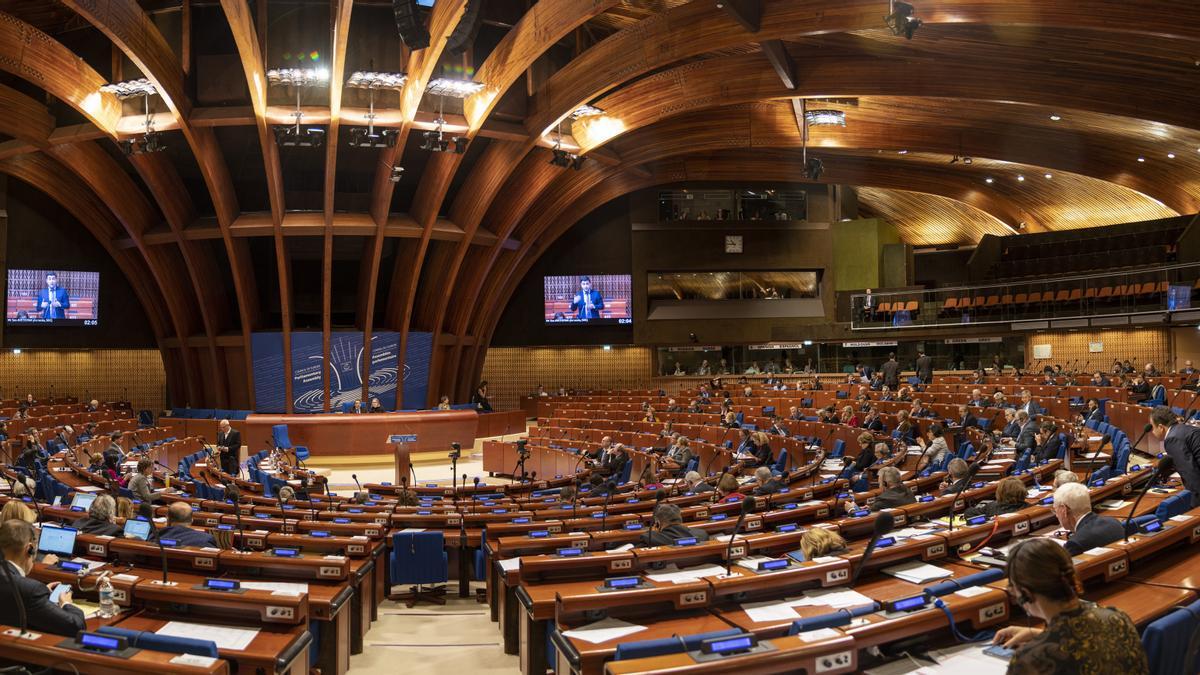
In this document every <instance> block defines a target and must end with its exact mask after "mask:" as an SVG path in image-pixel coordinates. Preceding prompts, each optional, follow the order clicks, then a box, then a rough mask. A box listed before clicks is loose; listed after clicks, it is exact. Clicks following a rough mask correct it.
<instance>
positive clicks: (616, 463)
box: [600, 450, 629, 476]
mask: <svg viewBox="0 0 1200 675" xmlns="http://www.w3.org/2000/svg"><path fill="white" fill-rule="evenodd" d="M628 461H629V455H627V454H625V451H624V450H618V451H617V452H606V453H604V457H603V458H601V460H600V473H602V474H604V475H606V476H611V475H615V474H619V473H621V470H622V469H624V468H625V462H628Z"/></svg>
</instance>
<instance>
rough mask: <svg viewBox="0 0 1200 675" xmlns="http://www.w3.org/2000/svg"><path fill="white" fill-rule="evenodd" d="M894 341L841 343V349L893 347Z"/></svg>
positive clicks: (895, 343)
mask: <svg viewBox="0 0 1200 675" xmlns="http://www.w3.org/2000/svg"><path fill="white" fill-rule="evenodd" d="M897 344H899V343H898V342H896V341H895V340H863V341H859V342H843V343H842V346H843V347H895V346H896V345H897Z"/></svg>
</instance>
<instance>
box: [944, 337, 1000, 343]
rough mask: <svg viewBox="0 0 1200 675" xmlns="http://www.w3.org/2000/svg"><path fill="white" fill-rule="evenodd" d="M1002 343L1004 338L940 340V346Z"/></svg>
mask: <svg viewBox="0 0 1200 675" xmlns="http://www.w3.org/2000/svg"><path fill="white" fill-rule="evenodd" d="M997 342H1004V338H998V337H978V338H946V339H945V340H942V344H947V345H985V344H994V343H997Z"/></svg>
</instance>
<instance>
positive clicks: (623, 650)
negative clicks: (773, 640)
mask: <svg viewBox="0 0 1200 675" xmlns="http://www.w3.org/2000/svg"><path fill="white" fill-rule="evenodd" d="M741 634H742V631H741V629H738V628H730V629H728V630H718V631H713V632H711V633H700V634H698V635H680V636H678V637H673V638H660V639H658V640H638V641H637V642H622V643H621V644H618V645H617V653H616V655H615V656H614V657H613V660H614V661H624V660H627V659H644V658H649V657H651V656H663V655H664V654H678V653H680V652H689V651H695V650H697V649H700V643H702V642H704V641H705V640H711V639H712V638H719V637H729V636H732V635H741Z"/></svg>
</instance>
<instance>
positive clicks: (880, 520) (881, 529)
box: [850, 511, 896, 588]
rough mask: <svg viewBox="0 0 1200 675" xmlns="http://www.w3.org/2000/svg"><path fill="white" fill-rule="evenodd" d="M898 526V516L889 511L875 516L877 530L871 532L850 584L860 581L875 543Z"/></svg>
mask: <svg viewBox="0 0 1200 675" xmlns="http://www.w3.org/2000/svg"><path fill="white" fill-rule="evenodd" d="M895 526H896V517H895V516H893V515H892V514H891V513H889V512H887V511H880V512H879V515H878V516H875V531H874V532H873V533H872V534H871V539H870V541H868V542H867V548H866V549H865V550H864V551H863V554H862V558H860V559H859V560H858V567H855V568H854V574H853V575H851V577H850V586H851V588H853V587H854V584H856V583H858V575H859V574H861V573H862V571H863V568H864V567H866V566H867V561H868V560H870V559H871V553H873V552H874V551H875V544H876V542H878V541H879V538H880V537H882V536H883V535H885V534H887V533H888V532H891V531H892V528H893V527H895Z"/></svg>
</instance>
